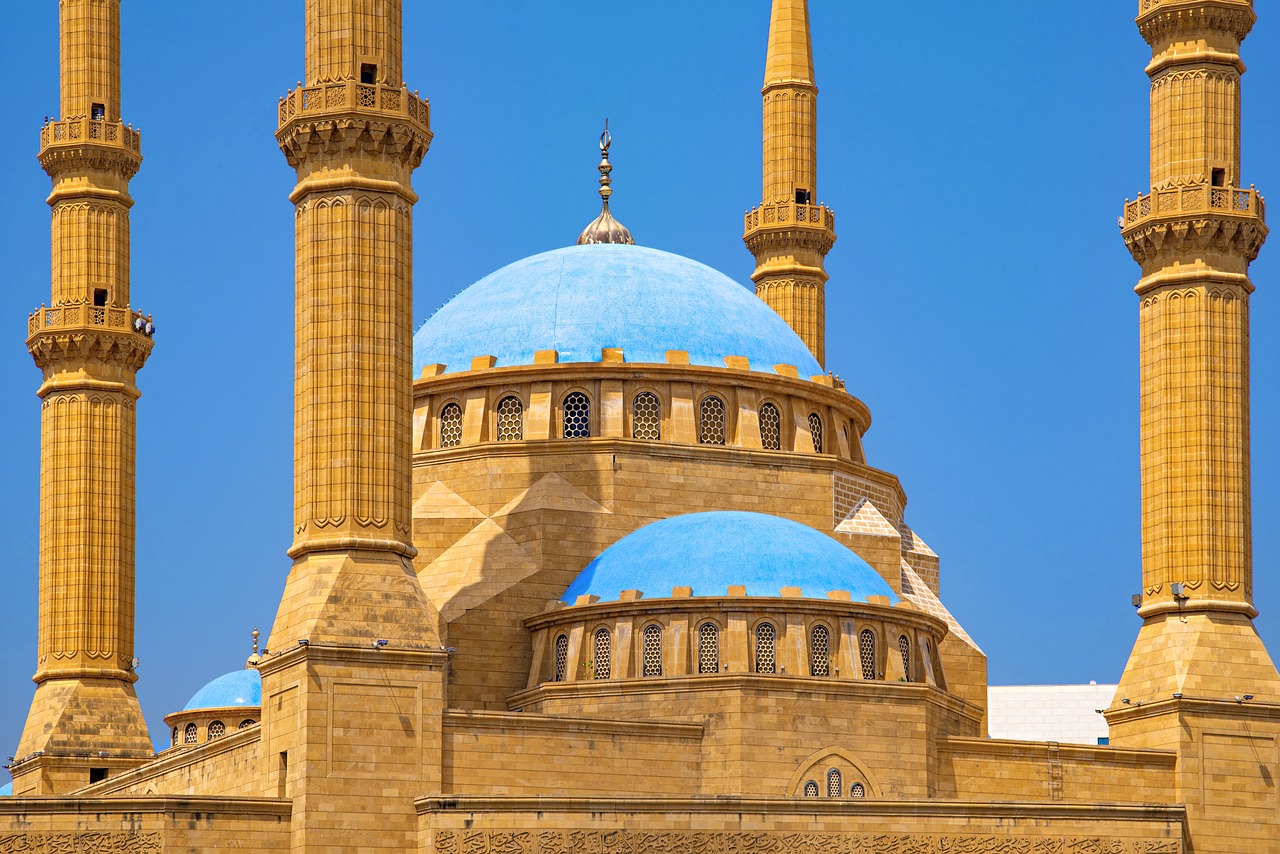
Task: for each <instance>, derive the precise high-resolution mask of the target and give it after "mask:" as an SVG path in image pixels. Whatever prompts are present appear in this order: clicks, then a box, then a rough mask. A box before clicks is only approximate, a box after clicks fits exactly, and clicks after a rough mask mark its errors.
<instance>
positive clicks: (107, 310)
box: [27, 304, 155, 338]
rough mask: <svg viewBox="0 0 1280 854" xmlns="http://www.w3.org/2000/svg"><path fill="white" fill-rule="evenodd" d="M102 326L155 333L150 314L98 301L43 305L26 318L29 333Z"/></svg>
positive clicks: (116, 330) (139, 332)
mask: <svg viewBox="0 0 1280 854" xmlns="http://www.w3.org/2000/svg"><path fill="white" fill-rule="evenodd" d="M86 328H87V329H102V330H106V331H110V332H136V333H138V334H139V335H145V336H146V337H148V338H150V337H151V336H152V335H153V334H155V322H154V321H153V320H152V318H151V315H149V314H143V313H142V312H140V311H133V310H131V309H128V308H111V307H109V306H99V305H86V304H81V305H63V306H57V307H55V308H41V309H38V310H36V311H34V312H32V313H31V316H30V317H29V318H27V337H28V338H30V337H31V336H33V335H35V334H36V333H37V332H41V331H50V332H54V331H59V332H60V331H63V330H69V329H86Z"/></svg>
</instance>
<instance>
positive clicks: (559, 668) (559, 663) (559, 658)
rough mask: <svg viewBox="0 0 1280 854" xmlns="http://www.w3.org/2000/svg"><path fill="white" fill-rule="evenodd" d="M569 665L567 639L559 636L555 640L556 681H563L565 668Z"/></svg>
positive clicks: (564, 636)
mask: <svg viewBox="0 0 1280 854" xmlns="http://www.w3.org/2000/svg"><path fill="white" fill-rule="evenodd" d="M568 665H569V638H568V637H567V636H566V635H560V636H559V637H557V638H556V681H557V682H563V681H564V673H565V668H566V667H568Z"/></svg>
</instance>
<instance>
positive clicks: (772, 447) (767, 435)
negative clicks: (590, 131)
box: [760, 403, 782, 451]
mask: <svg viewBox="0 0 1280 854" xmlns="http://www.w3.org/2000/svg"><path fill="white" fill-rule="evenodd" d="M760 447H762V448H764V449H765V450H766V451H781V450H782V416H781V415H780V414H779V413H778V407H776V406H774V405H773V404H772V403H766V404H764V405H763V406H761V407H760Z"/></svg>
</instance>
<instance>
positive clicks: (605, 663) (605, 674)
mask: <svg viewBox="0 0 1280 854" xmlns="http://www.w3.org/2000/svg"><path fill="white" fill-rule="evenodd" d="M595 653H596V658H595V663H594V668H595V678H597V679H608V678H609V675H610V673H611V672H612V670H613V636H612V635H610V634H609V630H608V629H597V630H596V642H595Z"/></svg>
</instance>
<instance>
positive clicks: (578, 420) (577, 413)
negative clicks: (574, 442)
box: [561, 391, 591, 439]
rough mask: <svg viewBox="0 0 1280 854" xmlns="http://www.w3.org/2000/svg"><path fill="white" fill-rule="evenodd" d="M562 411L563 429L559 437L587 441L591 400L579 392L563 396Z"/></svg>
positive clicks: (589, 432) (589, 427) (589, 431)
mask: <svg viewBox="0 0 1280 854" xmlns="http://www.w3.org/2000/svg"><path fill="white" fill-rule="evenodd" d="M562 409H563V419H564V421H563V429H562V430H561V435H562V436H564V438H566V439H588V438H590V437H591V398H589V397H587V396H586V395H585V394H583V393H582V392H580V391H575V392H571V393H570V394H568V395H565V399H564V405H563V407H562Z"/></svg>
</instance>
